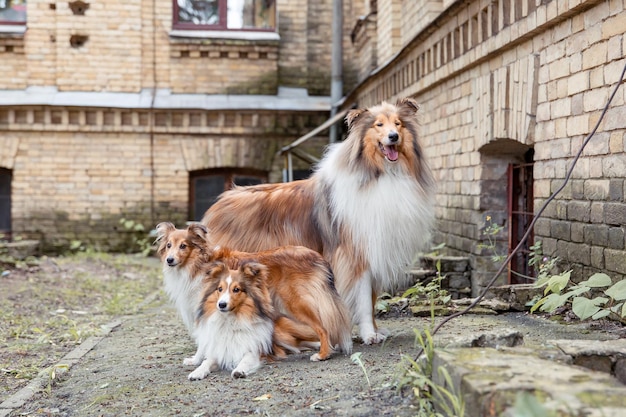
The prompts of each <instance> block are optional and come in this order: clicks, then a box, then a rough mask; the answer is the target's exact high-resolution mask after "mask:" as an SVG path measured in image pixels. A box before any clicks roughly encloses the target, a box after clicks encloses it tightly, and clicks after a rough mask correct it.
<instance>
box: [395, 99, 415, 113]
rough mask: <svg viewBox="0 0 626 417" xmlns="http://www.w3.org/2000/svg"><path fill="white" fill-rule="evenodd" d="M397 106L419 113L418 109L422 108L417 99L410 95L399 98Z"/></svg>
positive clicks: (400, 108)
mask: <svg viewBox="0 0 626 417" xmlns="http://www.w3.org/2000/svg"><path fill="white" fill-rule="evenodd" d="M396 107H398V109H399V110H400V111H402V110H405V111H407V112H411V113H413V114H415V113H417V111H418V110H419V109H420V105H419V104H417V101H415V100H413V99H412V98H409V97H406V98H401V99H398V101H397V102H396Z"/></svg>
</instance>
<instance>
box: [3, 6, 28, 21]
mask: <svg viewBox="0 0 626 417" xmlns="http://www.w3.org/2000/svg"><path fill="white" fill-rule="evenodd" d="M25 24H26V0H0V25H25Z"/></svg>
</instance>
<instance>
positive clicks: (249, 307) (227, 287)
mask: <svg viewBox="0 0 626 417" xmlns="http://www.w3.org/2000/svg"><path fill="white" fill-rule="evenodd" d="M268 274H269V271H268V269H267V268H266V267H265V266H264V265H261V264H259V263H254V262H244V263H243V264H242V265H241V267H240V268H239V270H237V271H234V270H229V269H228V268H227V267H226V265H225V264H224V263H221V262H216V263H214V264H212V265H210V266H209V267H208V271H207V274H206V277H205V278H204V279H203V289H202V302H201V304H200V309H199V311H198V329H197V338H198V349H199V350H200V351H201V352H202V357H203V358H204V360H203V361H202V363H201V364H200V366H198V367H197V368H196V369H195V370H194V371H193V372H191V373H190V374H189V379H191V380H194V379H202V378H205V377H206V376H207V375H208V374H209V373H210V372H211V371H215V370H217V369H226V370H229V371H232V372H231V376H232V377H233V378H244V377H246V376H248V375H250V374H252V373H253V372H256V370H257V369H259V368H260V367H261V364H262V361H263V359H264V358H265V357H271V356H273V350H274V349H273V346H274V345H276V344H282V345H283V346H284V347H287V348H293V346H289V343H290V340H289V339H290V338H292V337H293V336H294V334H297V335H302V334H304V335H305V337H307V334H308V337H309V338H310V340H314V339H316V334H315V333H314V332H313V331H312V330H311V329H310V328H308V327H306V328H305V329H304V330H302V331H300V330H301V329H302V328H303V327H305V326H302V325H298V324H297V323H295V322H293V321H292V320H291V319H289V318H287V317H284V316H280V315H278V314H277V313H276V310H275V309H274V306H273V304H272V299H271V296H270V293H269V290H268V287H267V284H268ZM298 328H300V329H298ZM294 330H295V333H294ZM285 335H286V336H287V338H284V336H285Z"/></svg>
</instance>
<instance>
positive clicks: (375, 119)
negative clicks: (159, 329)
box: [202, 98, 435, 344]
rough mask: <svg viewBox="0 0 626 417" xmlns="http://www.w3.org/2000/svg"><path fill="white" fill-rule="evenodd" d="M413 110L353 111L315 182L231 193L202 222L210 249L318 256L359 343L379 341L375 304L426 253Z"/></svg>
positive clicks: (427, 197)
mask: <svg viewBox="0 0 626 417" xmlns="http://www.w3.org/2000/svg"><path fill="white" fill-rule="evenodd" d="M417 110H418V105H417V103H416V102H415V101H414V100H412V99H408V98H407V99H402V100H399V101H398V102H397V103H396V104H395V105H393V104H390V103H385V102H383V103H382V104H380V105H377V106H374V107H371V108H368V109H357V110H353V111H351V112H350V113H348V115H347V116H346V123H347V125H348V128H349V132H348V136H347V138H346V139H345V140H344V141H343V142H341V143H337V144H334V145H332V146H331V147H330V148H329V149H328V150H327V152H326V154H325V155H324V157H323V158H322V160H321V162H320V164H319V166H318V167H317V169H316V171H315V172H314V174H313V175H312V176H311V177H310V178H309V179H306V180H301V181H294V182H290V183H282V184H262V185H255V186H248V187H235V188H234V189H232V190H230V191H226V192H225V193H223V194H222V196H221V197H220V198H219V199H218V201H217V202H216V203H215V204H214V205H213V206H211V208H210V209H209V210H207V212H206V213H205V215H204V218H203V219H202V223H203V224H204V225H206V226H207V227H208V228H209V230H210V231H211V238H212V240H213V242H214V243H215V244H218V245H222V246H224V247H229V248H234V249H237V250H241V251H249V252H257V251H263V250H267V249H270V248H274V247H277V246H281V245H300V246H306V247H308V248H311V249H313V250H315V251H317V252H319V253H321V254H322V255H323V256H324V257H325V258H326V260H328V262H329V263H330V265H331V267H332V270H333V272H334V274H335V285H336V286H337V290H338V291H339V294H340V295H341V297H342V298H343V300H344V301H345V302H346V304H347V305H348V307H349V309H350V311H351V312H352V319H353V321H354V323H356V324H358V326H359V333H360V336H361V338H362V340H363V342H364V343H366V344H371V343H379V342H381V341H383V340H384V339H385V333H384V332H383V331H381V330H379V329H378V328H377V326H376V323H375V321H374V303H375V300H376V298H377V295H378V294H379V293H380V292H381V291H383V290H385V291H393V290H396V289H398V288H399V287H400V286H402V285H405V284H406V283H407V273H406V269H407V267H409V266H410V265H411V264H412V262H414V260H415V258H416V256H417V254H418V253H419V252H420V251H422V250H424V249H426V248H427V247H428V244H429V241H430V235H431V228H432V225H433V223H434V189H435V187H434V181H433V178H432V174H431V171H430V169H429V168H428V166H427V164H426V163H425V161H424V155H423V152H422V148H421V146H420V144H419V142H418V133H417V132H418V122H417V118H416V113H417Z"/></svg>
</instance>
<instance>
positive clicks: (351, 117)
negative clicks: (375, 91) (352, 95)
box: [346, 109, 367, 129]
mask: <svg viewBox="0 0 626 417" xmlns="http://www.w3.org/2000/svg"><path fill="white" fill-rule="evenodd" d="M366 112H367V109H356V110H350V111H349V112H348V114H347V115H346V125H348V129H351V128H352V126H353V125H354V124H355V123H356V122H357V120H358V119H360V118H361V116H363V113H366Z"/></svg>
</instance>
